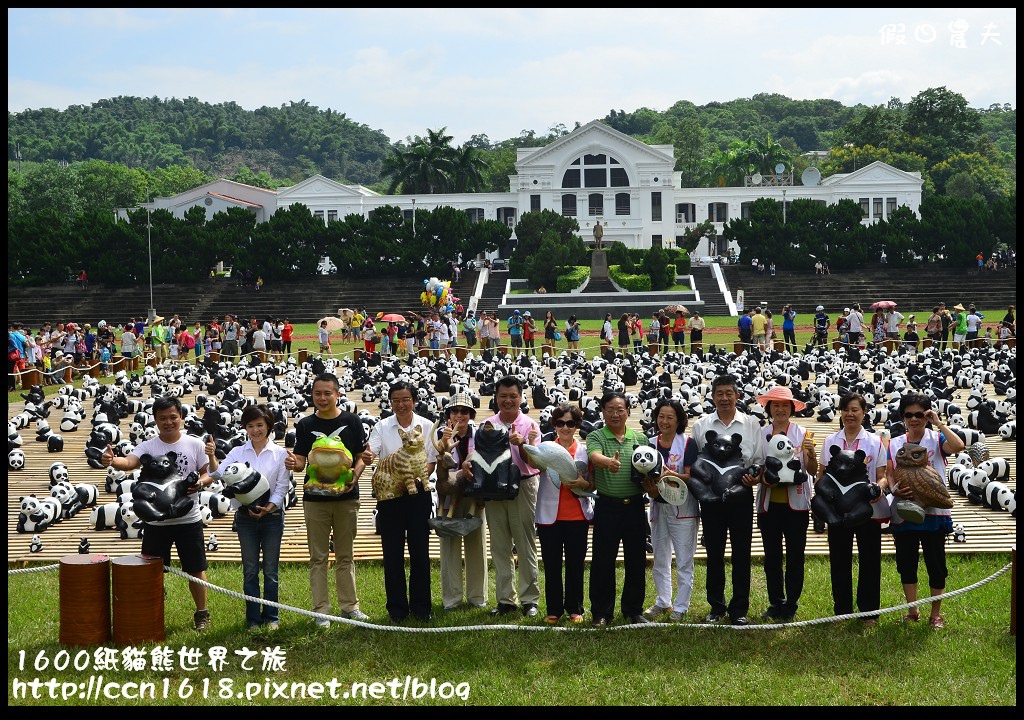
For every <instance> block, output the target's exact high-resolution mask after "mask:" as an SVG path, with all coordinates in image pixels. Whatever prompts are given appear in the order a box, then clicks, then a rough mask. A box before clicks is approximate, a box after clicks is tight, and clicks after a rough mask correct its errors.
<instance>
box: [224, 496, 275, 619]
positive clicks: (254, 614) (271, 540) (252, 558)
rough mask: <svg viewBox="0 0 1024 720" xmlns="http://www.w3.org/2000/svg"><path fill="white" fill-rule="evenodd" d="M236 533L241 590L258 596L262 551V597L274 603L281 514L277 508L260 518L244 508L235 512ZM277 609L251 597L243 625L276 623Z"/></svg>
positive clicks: (246, 607)
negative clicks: (253, 516) (240, 566)
mask: <svg viewBox="0 0 1024 720" xmlns="http://www.w3.org/2000/svg"><path fill="white" fill-rule="evenodd" d="M235 532H237V533H238V545H239V547H240V549H241V551H242V592H243V593H245V594H246V595H248V596H249V597H261V596H260V551H261V550H262V552H263V595H262V597H263V599H264V600H269V601H271V602H277V585H278V578H277V567H278V565H279V563H280V560H281V538H282V537H283V536H284V513H283V512H281V511H278V512H276V513H273V514H272V515H266V516H264V517H262V518H260V519H259V520H255V519H253V518H252V517H250V516H249V513H248V511H247V510H246V509H245V508H241V509H240V510H238V511H237V512H236V513H235ZM277 620H278V613H277V608H276V607H272V606H270V605H263V604H261V603H258V602H252V601H250V600H246V601H245V623H246V625H249V626H252V625H262V624H264V623H272V622H277Z"/></svg>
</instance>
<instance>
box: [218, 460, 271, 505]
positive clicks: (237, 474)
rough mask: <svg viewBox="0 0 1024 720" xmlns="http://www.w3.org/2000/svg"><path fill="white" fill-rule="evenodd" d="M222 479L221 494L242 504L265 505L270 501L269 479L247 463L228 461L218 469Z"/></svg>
mask: <svg viewBox="0 0 1024 720" xmlns="http://www.w3.org/2000/svg"><path fill="white" fill-rule="evenodd" d="M219 474H220V477H221V479H222V480H223V481H224V490H222V491H221V493H222V495H223V496H224V497H227V498H233V499H235V500H236V501H238V502H239V503H241V504H242V505H244V506H249V507H252V506H255V505H261V506H262V505H266V504H267V503H268V502H269V501H270V490H271V488H270V481H269V480H267V478H266V477H264V476H263V474H262V473H260V472H259V471H258V470H256V469H255V468H253V467H251V466H250V465H249V463H242V462H233V463H228V464H227V465H225V466H224V467H223V468H221V469H220V473H219Z"/></svg>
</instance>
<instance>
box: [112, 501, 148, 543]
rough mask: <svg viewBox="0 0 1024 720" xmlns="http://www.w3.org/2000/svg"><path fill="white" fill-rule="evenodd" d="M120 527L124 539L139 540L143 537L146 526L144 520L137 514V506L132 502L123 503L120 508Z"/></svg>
mask: <svg viewBox="0 0 1024 720" xmlns="http://www.w3.org/2000/svg"><path fill="white" fill-rule="evenodd" d="M117 512H118V515H119V516H120V517H119V519H118V528H120V530H121V539H122V540H137V539H139V538H141V537H142V535H143V532H144V530H145V528H144V527H143V524H142V520H140V519H139V516H138V515H136V514H135V508H134V507H133V504H132V503H131V502H126V503H122V504H121V507H120V508H119V509H118V511H117Z"/></svg>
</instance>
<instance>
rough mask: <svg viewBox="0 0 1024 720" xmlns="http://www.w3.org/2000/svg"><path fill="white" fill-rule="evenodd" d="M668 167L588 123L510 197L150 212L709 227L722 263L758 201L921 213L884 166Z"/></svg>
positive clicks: (916, 185)
mask: <svg viewBox="0 0 1024 720" xmlns="http://www.w3.org/2000/svg"><path fill="white" fill-rule="evenodd" d="M674 167H675V150H674V148H673V146H672V145H647V144H646V143H642V142H640V141H638V140H636V139H634V138H631V137H630V136H628V135H625V134H623V133H621V132H619V131H617V130H614V129H613V128H611V127H609V126H607V125H605V124H604V123H602V122H601V121H599V120H594V121H592V122H590V123H587V124H586V125H583V126H581V127H579V128H577V129H576V130H575V131H573V132H572V133H570V134H568V135H566V136H564V137H561V138H558V139H557V140H555V141H554V142H552V143H550V144H548V145H546V146H544V147H539V148H521V149H519V151H518V154H517V158H516V165H515V170H516V172H515V174H514V175H510V176H509V191H508V192H507V193H505V192H502V193H495V192H488V193H448V194H431V195H381V194H379V193H376V192H374V191H372V190H370V189H368V188H366V187H363V186H361V185H344V184H342V183H339V182H336V181H334V180H330V179H328V178H325V177H323V176H321V175H314V176H312V177H310V178H307V179H306V180H303V181H302V182H300V183H298V184H296V185H293V186H290V187H283V188H279V189H278V190H277V192H276V193H275V192H273V191H269V190H262V189H260V188H251V187H250V186H246V185H240V184H238V183H232V182H230V181H227V180H221V181H217V182H216V183H211V184H209V185H205V186H203V187H201V188H196V189H195V190H192V191H189V192H188V193H182V194H180V195H178V196H175V197H173V198H157V199H156V200H155V201H154V202H153V203H152V205H151V206H150V207H153V208H157V207H164V208H167V209H169V210H172V212H174V213H175V215H178V216H181V215H182V214H184V211H185V210H187V209H188V208H189V207H191V206H193V205H195V204H197V203H204V204H205V206H206V207H207V209H208V216H209V212H211V211H216V210H221V209H224V208H226V207H229V206H232V205H235V206H238V207H244V208H247V209H249V210H250V211H252V212H254V213H256V215H257V219H258V221H264V220H266V219H268V218H269V216H270V215H272V214H273V213H274V212H276V210H277V209H278V208H285V207H289V206H291V205H293V204H295V203H302V204H303V205H305V206H306V207H308V208H309V210H310V212H312V213H313V214H314V215H315V216H317V217H319V218H322V219H323V221H324V222H329V221H331V220H335V219H338V220H340V219H343V218H344V217H346V216H348V215H352V214H360V215H363V216H364V217H365V216H368V215H369V213H370V212H372V211H373V210H375V209H377V208H379V207H383V206H385V205H392V206H398V207H400V208H401V209H402V210H403V212H404V213H405V215H406V216H407V217H409V216H411V215H412V213H413V211H414V210H415V209H418V208H425V209H428V210H433V209H435V208H437V207H442V206H450V207H454V208H456V209H459V210H462V211H464V212H465V213H466V214H467V215H469V217H470V220H471V221H472V222H476V221H479V220H484V219H489V220H497V221H500V222H504V223H506V224H507V225H508V226H509V227H511V228H514V227H515V225H516V223H517V222H518V219H519V216H520V215H522V214H523V213H526V212H530V211H537V210H552V211H554V212H557V213H560V214H562V215H565V216H570V217H575V218H576V219H577V221H578V222H579V226H580V236H581V237H582V238H583V240H584V241H586V242H592V241H593V239H594V227H595V224H596V223H597V222H600V223H601V225H602V230H603V241H604V242H605V243H608V242H614V241H619V242H622V243H623V244H625V245H626V246H627V247H631V248H649V247H652V246H654V245H661V246H662V247H673V246H674V245H675V244H676V243H677V241H678V240H679V239H680V238H681V237H682V235H683V232H684V231H685V230H687V229H688V228H691V227H694V226H696V225H698V224H699V223H701V222H703V221H705V220H711V221H712V222H713V223H714V224H715V226H716V227H717V229H718V235H719V237H718V240H717V243H716V242H713V241H709V243H708V245H709V246H708V247H706V248H705V247H698V249H697V253H696V255H698V256H699V255H704V254H706V255H724V254H727V253H728V252H729V249H730V248H729V247H728V246H727V243H726V241H725V240H724V239H723V238H722V237H721V235H722V229H723V225H724V224H725V223H726V222H728V221H729V220H732V219H735V218H745V217H748V214H749V208H750V204H751V203H753V202H754V201H755V200H758V199H760V198H765V197H767V198H774V199H776V200H778V201H779V202H782V203H784V205H788V204H789V203H791V202H793V201H794V200H797V199H810V200H816V201H818V202H822V203H827V204H835V203H837V202H838V201H840V200H842V199H850V200H853V201H854V202H856V203H858V204H859V205H860V207H861V208H862V211H863V222H864V223H865V224H871V223H875V222H877V221H878V220H880V219H883V218H887V217H888V216H889V215H890V214H891V213H892V212H893V211H894V210H895V209H896V208H897V207H900V206H904V205H905V206H907V207H908V208H910V209H911V210H912V211H913V212H914V213H915V214H917V215H919V214H920V205H921V188H922V184H923V181H922V179H921V174H920V173H917V172H913V173H910V172H904V171H902V170H899V169H897V168H895V167H892V166H891V165H887V164H885V163H883V162H874V163H871V164H869V165H867V166H865V167H863V168H860V169H858V170H856V171H854V172H852V173H844V174H839V175H832V176H829V177H826V178H822V177H821V175H820V173H819V172H818V170H817V168H808V170H807V171H805V172H804V173H803V175H802V177H800V178H795V177H793V175H794V173H793V172H792V168H785V167H779V168H777V172H776V174H774V175H769V176H766V177H763V176H761V175H759V174H755V175H753V176H751V177H749V178H747V182H746V184H745V186H744V187H714V188H683V187H680V173H678V172H676V171H675V170H674Z"/></svg>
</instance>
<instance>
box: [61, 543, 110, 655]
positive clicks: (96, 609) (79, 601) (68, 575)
mask: <svg viewBox="0 0 1024 720" xmlns="http://www.w3.org/2000/svg"><path fill="white" fill-rule="evenodd" d="M109 641H110V558H109V557H108V556H106V555H66V556H64V557H62V558H61V559H60V644H61V645H75V646H79V645H102V644H103V643H105V642H109Z"/></svg>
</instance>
